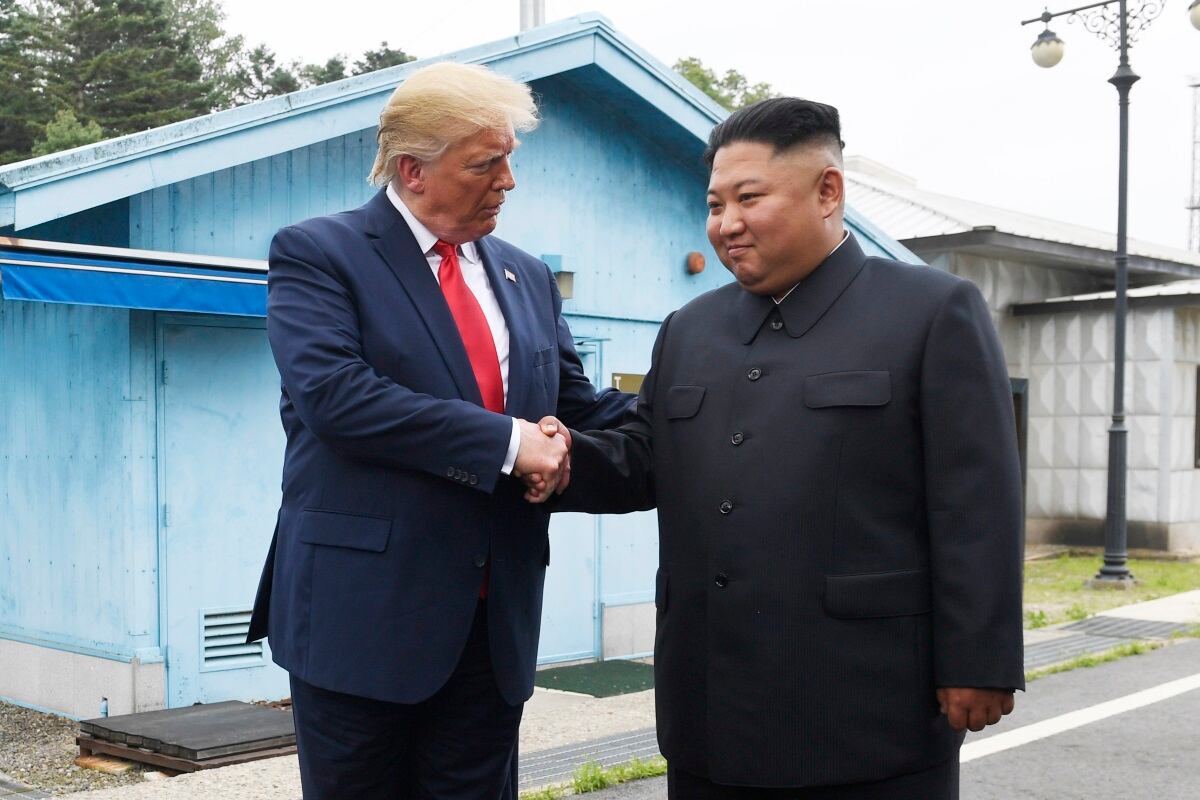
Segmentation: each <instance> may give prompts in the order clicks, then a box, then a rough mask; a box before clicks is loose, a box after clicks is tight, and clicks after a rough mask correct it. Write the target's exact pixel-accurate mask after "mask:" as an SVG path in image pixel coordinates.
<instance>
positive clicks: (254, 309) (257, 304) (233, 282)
mask: <svg viewBox="0 0 1200 800" xmlns="http://www.w3.org/2000/svg"><path fill="white" fill-rule="evenodd" d="M0 293H2V294H3V297H4V299H5V300H32V301H37V302H43V303H73V304H76V305H87V306H110V307H116V308H138V309H146V310H150V311H192V312H198V313H205V314H228V315H233V316H240V317H265V316H266V315H267V265H266V262H263V261H251V260H247V259H232V258H213V257H209V256H188V255H181V254H177V253H161V252H151V251H145V250H126V249H123V248H113V247H89V246H85V245H74V244H66V243H62V242H35V241H31V240H27V239H12V238H6V237H0Z"/></svg>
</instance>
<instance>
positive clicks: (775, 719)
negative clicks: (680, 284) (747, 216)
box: [559, 235, 1024, 786]
mask: <svg viewBox="0 0 1200 800" xmlns="http://www.w3.org/2000/svg"><path fill="white" fill-rule="evenodd" d="M655 505H657V506H658V518H659V536H660V545H659V547H660V552H659V572H658V580H657V591H656V601H655V602H656V603H657V606H658V630H657V636H656V640H655V651H654V652H655V670H656V681H655V683H656V687H657V712H658V730H659V741H660V744H661V747H662V752H663V754H664V755H665V756H666V757H667V758H668V759H669V760H671V761H672V763H674V764H677V765H678V766H679V767H680V768H682V769H685V770H687V771H690V772H694V773H697V774H701V775H707V776H709V777H710V778H711V779H712V780H714V781H716V782H718V783H725V784H733V785H747V786H810V785H825V784H842V783H855V782H861V781H870V780H876V779H881V778H885V777H890V776H896V775H901V774H905V773H909V772H915V771H918V770H921V769H924V768H928V767H931V766H933V765H935V764H937V763H940V762H942V761H944V760H946V759H947V758H951V757H956V756H957V748H958V745H959V744H960V741H961V737H960V736H958V735H956V734H955V733H954V732H953V731H952V730H951V729H950V727H949V726H948V724H947V723H946V720H945V717H943V716H941V715H940V714H939V712H938V707H937V702H936V698H935V687H939V686H945V687H963V686H972V687H993V688H1022V687H1023V680H1024V679H1023V673H1022V647H1021V548H1022V542H1021V538H1020V536H1021V515H1022V509H1021V481H1020V470H1019V465H1018V456H1017V446H1016V435H1015V425H1014V419H1013V405H1012V396H1011V390H1010V388H1009V382H1008V377H1007V372H1006V369H1005V362H1004V357H1003V354H1002V352H1001V349H1000V345H999V342H998V340H997V336H996V332H995V329H994V327H993V324H992V321H991V318H990V316H989V313H988V309H987V307H986V305H985V304H984V302H983V299H982V297H981V296H980V293H979V291H978V290H977V289H976V288H975V286H974V285H973V284H971V283H969V282H968V281H965V280H962V279H959V278H957V277H954V276H952V275H949V274H947V273H944V272H939V271H937V270H935V269H932V268H929V267H915V266H910V265H906V264H901V263H899V262H895V261H889V260H885V259H879V258H867V257H866V256H865V255H864V254H863V251H862V249H861V248H860V247H859V245H858V243H857V242H856V241H855V239H854V237H853V235H851V236H850V238H849V239H848V240H847V241H846V242H845V243H843V245H842V246H841V247H840V248H838V250H836V251H835V252H834V253H833V254H832V255H831V256H830V257H829V258H828V259H827V260H826V261H825V262H824V263H823V264H822V265H821V266H820V267H818V268H817V270H816V271H815V272H814V273H812V275H810V276H809V277H808V278H806V279H805V280H804V281H803V282H802V283H801V284H800V285H799V286H798V287H797V288H796V289H795V291H793V292H792V293H791V295H789V296H788V297H787V299H786V300H784V302H783V303H782V304H781V305H779V306H778V307H777V306H776V305H775V303H774V301H773V300H772V299H771V298H769V297H759V296H756V295H752V294H750V293H748V292H746V291H744V290H743V289H741V288H740V287H739V286H738V285H737V284H730V285H728V286H725V287H722V288H720V289H717V290H715V291H712V292H709V293H707V294H705V295H703V296H701V297H699V298H697V299H696V300H694V301H692V302H691V303H689V304H687V305H686V306H684V307H683V308H682V309H680V310H679V311H677V312H676V313H674V314H673V315H672V316H670V317H668V318H667V320H666V321H664V323H663V325H662V329H661V331H660V332H659V336H658V341H657V343H656V344H655V349H654V357H653V363H652V365H651V369H650V373H649V374H648V375H647V376H646V380H645V382H644V384H643V388H642V394H641V398H640V402H639V404H638V408H637V414H636V418H635V419H633V420H632V421H630V422H629V423H628V424H626V425H625V426H624V427H622V428H620V429H618V430H615V431H608V432H590V433H588V434H586V435H583V434H577V435H576V436H575V451H574V456H573V478H572V484H571V488H570V490H569V491H568V492H567V493H566V494H564V495H563V497H562V498H560V504H559V509H560V510H585V511H593V512H625V511H633V510H638V509H646V508H652V507H654V506H655Z"/></svg>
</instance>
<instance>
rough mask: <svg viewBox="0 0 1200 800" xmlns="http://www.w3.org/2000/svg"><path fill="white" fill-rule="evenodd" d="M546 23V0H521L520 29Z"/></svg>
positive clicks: (524, 29)
mask: <svg viewBox="0 0 1200 800" xmlns="http://www.w3.org/2000/svg"><path fill="white" fill-rule="evenodd" d="M545 23H546V0H521V31H522V32H525V31H527V30H529V29H530V28H536V27H538V26H539V25H544V24H545Z"/></svg>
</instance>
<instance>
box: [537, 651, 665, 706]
mask: <svg viewBox="0 0 1200 800" xmlns="http://www.w3.org/2000/svg"><path fill="white" fill-rule="evenodd" d="M533 683H534V685H535V686H541V687H543V688H545V689H559V690H561V691H564V692H578V693H579V694H590V695H591V696H592V697H612V696H613V695H618V694H628V693H629V692H643V691H645V690H646V689H653V688H654V667H653V665H651V664H644V663H642V662H641V661H625V660H622V659H614V660H612V661H590V662H588V663H586V664H574V665H572V666H569V667H552V668H550V669H539V670H538V671H537V672H535V673H533Z"/></svg>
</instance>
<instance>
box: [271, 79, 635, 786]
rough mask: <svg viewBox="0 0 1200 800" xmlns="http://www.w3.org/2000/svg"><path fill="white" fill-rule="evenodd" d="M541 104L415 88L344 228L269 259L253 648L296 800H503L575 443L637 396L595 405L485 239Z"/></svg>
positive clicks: (542, 276)
mask: <svg viewBox="0 0 1200 800" xmlns="http://www.w3.org/2000/svg"><path fill="white" fill-rule="evenodd" d="M536 121H537V118H536V108H535V106H534V103H533V100H532V98H531V95H530V90H529V87H528V86H526V85H524V84H521V83H517V82H515V81H512V80H510V79H508V78H504V77H501V76H499V75H496V74H493V73H491V72H489V71H488V70H486V69H484V68H483V67H477V66H466V65H461V64H450V63H444V64H437V65H434V66H431V67H428V68H426V69H424V70H420V71H418V72H416V73H414V74H413V75H412V76H411V77H410V78H409V79H408V80H407V81H406V82H405V83H404V84H403V85H402V86H400V88H398V89H397V90H396V92H395V93H394V94H393V96H392V97H391V99H390V100H389V102H388V104H387V106H386V108H385V109H384V110H383V112H382V114H381V115H380V129H379V155H378V157H377V159H376V162H375V167H374V169H373V171H372V175H371V178H372V181H373V182H374V183H376V184H377V185H380V186H384V187H385V188H384V189H383V190H382V191H380V192H379V193H378V194H376V195H375V196H374V197H373V198H372V199H371V200H370V201H369V202H368V203H367V204H366V205H364V206H363V207H361V208H358V209H355V210H353V211H347V212H344V213H341V214H334V215H331V216H326V217H318V218H315V219H310V220H306V221H304V222H301V223H299V224H297V225H293V226H290V227H287V228H284V229H283V230H281V231H279V233H278V234H277V235H276V236H275V239H274V241H273V242H272V244H271V253H270V271H269V273H268V282H269V294H268V313H267V333H268V336H269V338H270V342H271V348H272V351H273V353H274V356H275V362H276V364H277V365H278V367H279V371H280V374H281V376H282V392H283V394H282V400H281V403H280V413H281V416H282V419H283V426H284V429H285V432H286V434H287V450H286V454H285V458H284V467H283V502H282V506H281V508H280V511H279V522H278V526H277V529H276V534H275V538H274V540H273V542H272V545H271V551H270V553H269V555H268V558H267V563H266V566H265V568H264V571H263V577H262V582H261V584H260V587H259V592H258V598H257V601H256V603H255V609H254V618H253V622H252V624H251V633H250V638H251V639H256V638H260V637H262V636H263V635H269V638H270V643H271V648H272V652H273V655H274V659H275V661H276V663H278V664H279V665H281V666H282V667H284V668H285V669H287V670H288V672H289V673H290V674H291V681H292V697H293V702H294V713H295V719H296V734H297V744H298V748H299V756H300V772H301V778H302V781H303V784H304V796H305V797H306V798H308V800H327V799H328V798H355V800H369V799H370V798H381V799H382V798H389V799H390V798H397V797H405V798H407V797H420V798H425V797H434V798H464V800H465V799H468V798H469V800H483V799H484V798H500V797H515V795H516V781H515V771H516V749H517V747H516V746H517V729H518V726H519V724H520V719H521V710H522V704H523V703H524V701H525V700H526V699H528V698H529V696H530V694H531V693H532V690H533V671H534V665H535V661H536V656H537V645H538V629H539V622H540V616H541V607H542V585H543V581H544V577H545V570H546V565H547V564H548V563H549V561H550V549H549V540H548V539H547V522H548V513H547V512H546V510H545V507H544V506H541V505H535V504H529V503H526V502H524V501H523V500H522V496H523V494H524V493H525V492H526V491H529V492H532V493H536V494H540V495H545V494H548V493H549V492H552V491H554V489H555V488H556V487H558V486H560V485H565V482H566V480H568V469H569V461H568V459H567V446H566V442H565V440H564V438H563V436H562V435H561V434H560V435H555V434H554V430H553V429H551V430H550V432H549V434H547V433H546V432H545V431H544V430H543V429H542V428H540V427H539V426H538V425H537V424H533V423H530V422H526V421H525V420H530V419H541V418H543V417H545V416H547V415H551V414H555V415H557V416H558V417H559V418H560V419H562V420H563V421H564V422H565V423H566V424H568V425H571V426H572V427H575V428H584V429H586V428H609V427H612V426H614V425H616V424H617V423H619V422H620V421H621V419H622V417H623V415H624V414H625V412H626V411H627V410H628V408H629V406H630V403H631V401H632V400H633V398H632V396H629V395H624V394H621V393H619V392H615V391H612V390H604V391H601V392H597V391H596V390H595V389H594V388H593V387H592V385H591V384H590V383H589V382H588V380H587V377H586V376H585V374H584V372H583V369H582V366H581V364H580V360H579V357H578V355H577V354H576V352H575V349H574V345H573V340H572V337H571V332H570V331H569V330H568V328H567V325H566V323H565V322H564V321H563V318H562V316H561V303H562V301H561V298H560V296H559V293H558V290H557V287H556V285H555V281H554V276H553V274H552V273H551V272H550V270H549V269H548V268H547V267H546V265H545V264H543V263H542V262H540V261H539V260H538V259H536V258H533V257H532V256H530V255H528V254H527V253H524V252H522V251H521V250H518V249H517V248H515V247H513V246H512V245H510V244H507V243H506V242H503V241H500V240H499V239H496V238H493V237H491V236H490V235H489V234H491V232H492V230H493V229H494V228H495V226H496V221H497V216H498V214H499V212H500V206H501V204H502V203H503V202H504V197H505V193H506V192H508V191H511V190H512V189H513V188H514V186H515V182H514V180H513V176H512V172H511V170H510V168H509V156H510V155H511V153H512V151H513V149H514V148H515V147H516V145H517V140H516V131H522V130H530V129H532V128H533V127H534V125H535V124H536Z"/></svg>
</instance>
